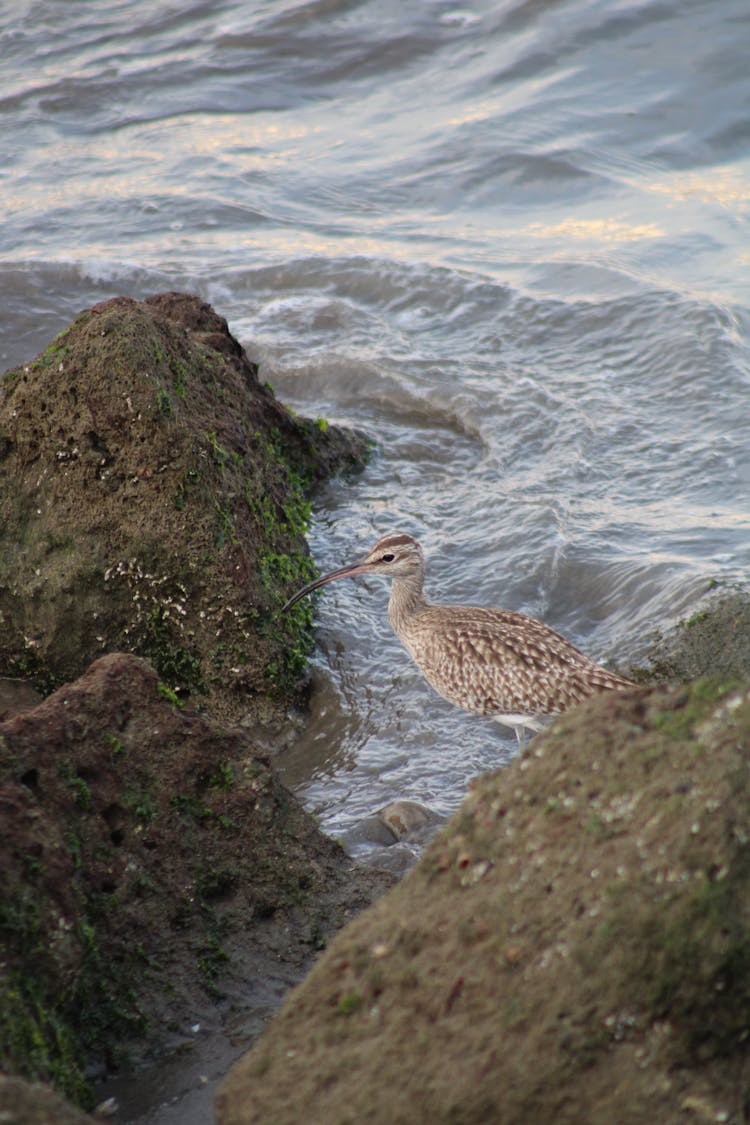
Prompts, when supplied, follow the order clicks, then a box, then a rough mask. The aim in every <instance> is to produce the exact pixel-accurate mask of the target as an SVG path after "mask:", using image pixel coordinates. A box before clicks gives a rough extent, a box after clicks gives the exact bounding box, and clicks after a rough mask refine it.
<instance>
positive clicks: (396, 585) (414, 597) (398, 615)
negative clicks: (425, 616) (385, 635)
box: [388, 574, 428, 636]
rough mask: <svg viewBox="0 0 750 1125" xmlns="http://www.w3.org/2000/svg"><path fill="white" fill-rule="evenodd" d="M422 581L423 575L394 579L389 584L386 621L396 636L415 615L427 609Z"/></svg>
mask: <svg viewBox="0 0 750 1125" xmlns="http://www.w3.org/2000/svg"><path fill="white" fill-rule="evenodd" d="M423 581H424V576H423V575H421V574H413V575H409V576H408V577H407V578H394V579H393V581H392V583H391V599H390V601H389V602H388V620H389V621H390V623H391V627H392V629H393V631H394V633H396V635H397V636H400V635H401V633H402V631H403V630H404V628H405V627H406V626H407V625H408V623H409V621H410V619H411V618H412V617H414V615H415V614H417V613H419V612H420V610H423V609H426V608H427V604H428V603H427V599H426V598H425V596H424V592H423V590H422V583H423Z"/></svg>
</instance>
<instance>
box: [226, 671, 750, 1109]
mask: <svg viewBox="0 0 750 1125" xmlns="http://www.w3.org/2000/svg"><path fill="white" fill-rule="evenodd" d="M748 826H750V691H749V690H748V688H747V687H746V686H744V687H743V686H739V685H738V684H737V683H736V682H734V683H732V682H729V681H713V682H712V681H699V682H697V683H695V684H694V685H692V686H691V687H688V688H660V689H646V688H636V689H634V690H633V691H632V692H628V693H623V694H622V695H621V694H619V693H618V694H614V693H613V694H611V695H608V696H602V697H599V698H597V699H594V700H591V701H589V702H588V703H587V704H585V705H583V706H581V707H578V708H576V709H574V710H573V711H572V712H570V713H568V714H566V715H564V716H562V717H561V718H560V719H559V720H558V721H557V722H556V724H555V725H554V726H553V727H552V728H551V729H550V730H549V731H548V732H546V733H544V734H543V735H541V736H539V737H538V738H536V739H535V740H534V742H533V743H532V744H531V745H530V747H529V748H528V749H527V750H526V752H524V753H523V754H522V755H521V757H520V758H519V759H517V760H516V761H515V762H513V763H512V764H511V765H510V766H509V767H507V768H506V769H503V770H501V771H499V772H498V773H496V774H493V775H488V776H486V777H483V778H481V779H480V780H478V781H477V782H476V783H475V784H474V785H473V787H472V790H471V793H470V795H469V797H468V798H467V800H466V801H465V802H464V805H463V807H462V808H461V810H460V811H459V812H458V813H457V814H456V816H455V817H454V818H453V819H452V820H451V821H450V822H449V824H448V826H447V828H446V829H445V830H444V831H443V832H442V833H441V834H440V835H439V836H438V837H437V839H436V840H435V841H434V842H433V843H432V845H431V846H430V847H429V849H428V850H427V852H426V853H425V855H424V857H423V858H422V860H421V862H420V863H419V865H418V866H417V867H416V868H415V869H414V871H413V872H412V873H411V874H410V875H408V876H407V877H406V878H405V879H404V880H403V882H402V883H400V884H399V885H398V886H397V887H396V888H395V889H394V890H393V891H391V892H390V893H389V894H387V895H385V896H384V897H383V898H381V899H380V900H379V902H377V903H376V904H375V905H374V906H373V907H372V908H371V909H369V910H368V911H366V912H365V913H364V914H363V915H361V916H360V917H359V918H358V919H356V920H355V921H354V922H353V923H352V924H351V925H349V926H348V927H347V928H346V930H344V931H343V932H342V933H341V934H339V935H338V937H337V938H336V939H335V940H334V942H333V943H332V944H331V945H330V946H329V948H328V949H327V950H326V952H325V953H324V954H323V955H322V957H321V959H320V960H319V961H318V963H317V965H316V967H315V968H314V969H313V971H312V972H311V974H310V975H309V976H308V978H307V979H306V980H305V981H304V982H303V984H302V985H301V986H300V987H298V988H297V989H296V990H295V991H294V992H293V993H292V994H291V995H290V996H289V997H288V999H287V1001H286V1003H285V1005H284V1007H283V1009H282V1011H281V1013H280V1015H279V1016H278V1017H277V1018H276V1020H275V1021H274V1022H273V1023H272V1025H271V1026H270V1028H269V1030H268V1031H267V1033H266V1034H265V1035H264V1036H263V1038H262V1039H261V1040H260V1042H259V1044H258V1045H257V1046H256V1047H255V1049H254V1050H252V1051H251V1052H250V1053H249V1054H248V1055H246V1056H245V1057H244V1058H243V1059H242V1060H241V1061H240V1062H239V1063H237V1064H236V1065H235V1067H234V1068H233V1069H232V1071H231V1072H230V1075H229V1077H228V1078H227V1079H226V1080H225V1083H224V1085H223V1087H222V1090H221V1092H220V1094H219V1098H218V1101H217V1120H218V1122H219V1123H220V1125H250V1123H252V1122H268V1121H273V1122H274V1125H292V1123H294V1125H298V1123H299V1122H301V1121H305V1122H306V1123H309V1125H324V1123H325V1125H344V1123H345V1122H351V1123H353V1122H361V1121H367V1122H375V1123H378V1122H388V1123H389V1125H393V1123H403V1125H407V1123H408V1125H420V1123H425V1125H427V1123H428V1122H429V1123H430V1125H437V1123H441V1122H445V1123H448V1122H462V1123H463V1125H469V1123H473V1122H477V1123H478V1122H493V1123H503V1122H508V1123H515V1122H520V1121H529V1122H531V1121H534V1122H552V1121H554V1122H570V1123H575V1125H580V1123H581V1122H586V1123H587V1125H596V1123H601V1125H605V1123H606V1125H610V1123H611V1122H613V1121H617V1122H623V1123H631V1122H633V1123H635V1122H648V1121H658V1122H659V1123H660V1125H664V1123H672V1122H674V1123H675V1125H677V1123H678V1122H680V1123H683V1122H686V1121H694V1122H709V1121H711V1122H722V1121H724V1122H732V1123H739V1122H743V1121H746V1120H747V1114H748V1105H749V1104H750V1073H749V1072H748V1066H747V1057H748V1056H747V1051H748V1046H747V1044H748V1033H749V1032H750V938H749V937H748V935H749V934H750V828H749V827H748Z"/></svg>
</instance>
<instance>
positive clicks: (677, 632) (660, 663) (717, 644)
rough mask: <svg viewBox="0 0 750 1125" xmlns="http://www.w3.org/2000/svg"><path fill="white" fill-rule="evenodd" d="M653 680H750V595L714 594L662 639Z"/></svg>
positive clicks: (654, 653)
mask: <svg viewBox="0 0 750 1125" xmlns="http://www.w3.org/2000/svg"><path fill="white" fill-rule="evenodd" d="M649 662H650V668H649V670H648V672H647V674H646V675H647V678H649V679H653V678H658V679H660V680H674V681H678V682H680V683H684V682H685V681H687V680H695V679H697V678H698V677H699V676H728V677H737V678H740V679H747V678H750V595H749V594H748V592H747V590H746V589H745V588H744V587H741V586H734V587H731V586H730V587H726V588H722V589H719V590H715V591H713V592H712V593H710V594H708V595H707V596H706V597H705V598H704V599H703V600H702V601H701V602H700V603H699V604H698V605H697V606H696V607H695V610H694V612H693V613H692V614H691V615H690V617H688V618H687V619H686V620H684V621H681V622H680V623H679V624H678V625H677V627H676V628H675V629H673V630H672V631H671V632H670V633H669V634H667V635H666V636H659V637H658V638H657V639H656V641H655V642H654V644H653V647H652V650H651V652H650V654H649Z"/></svg>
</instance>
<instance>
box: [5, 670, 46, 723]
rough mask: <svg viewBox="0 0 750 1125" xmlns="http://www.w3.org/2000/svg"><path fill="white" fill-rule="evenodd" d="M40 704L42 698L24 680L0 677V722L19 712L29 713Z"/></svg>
mask: <svg viewBox="0 0 750 1125" xmlns="http://www.w3.org/2000/svg"><path fill="white" fill-rule="evenodd" d="M41 702H42V697H41V695H40V694H39V692H38V691H36V690H35V689H34V688H33V687H32V686H31V684H30V683H28V682H27V681H26V680H14V679H12V678H11V677H10V676H0V722H2V720H3V719H9V718H11V716H12V715H17V714H18V712H19V711H30V710H31V708H32V707H36V705H37V703H41Z"/></svg>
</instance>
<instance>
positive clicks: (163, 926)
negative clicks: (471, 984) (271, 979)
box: [0, 654, 392, 1105]
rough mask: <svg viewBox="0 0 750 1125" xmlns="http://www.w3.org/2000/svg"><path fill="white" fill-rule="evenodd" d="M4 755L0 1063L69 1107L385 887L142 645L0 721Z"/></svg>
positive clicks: (309, 947)
mask: <svg viewBox="0 0 750 1125" xmlns="http://www.w3.org/2000/svg"><path fill="white" fill-rule="evenodd" d="M0 751H1V755H2V765H0V818H1V819H2V828H3V831H2V834H1V835H0V869H1V870H2V871H3V883H2V889H1V890H0V934H1V935H2V948H3V955H2V962H1V963H0V1065H2V1068H3V1069H5V1070H10V1071H13V1072H16V1073H20V1074H26V1075H27V1076H30V1077H34V1078H42V1079H44V1080H46V1081H52V1082H54V1084H55V1086H56V1087H57V1088H58V1089H60V1090H61V1091H63V1092H64V1093H65V1094H67V1095H68V1096H69V1097H71V1098H72V1099H73V1100H75V1101H76V1102H78V1103H79V1104H83V1105H87V1104H89V1103H90V1100H91V1095H90V1091H89V1089H88V1083H87V1081H86V1079H85V1077H84V1071H87V1072H88V1073H89V1074H90V1073H92V1064H96V1066H95V1068H96V1070H97V1071H98V1072H99V1073H100V1074H104V1073H106V1072H107V1071H108V1070H110V1069H112V1068H117V1067H118V1066H121V1065H122V1064H123V1063H124V1062H126V1061H127V1062H129V1063H130V1064H131V1065H132V1063H133V1062H134V1061H135V1060H136V1059H137V1058H138V1057H139V1056H142V1055H143V1054H144V1053H145V1052H147V1051H149V1050H151V1049H153V1048H154V1047H156V1046H158V1047H161V1048H163V1046H164V1043H165V1040H168V1039H169V1036H170V1034H171V1036H172V1038H173V1039H175V1041H179V1038H180V1036H181V1035H184V1025H185V1023H186V1020H187V1018H188V1013H194V1012H195V1011H196V1010H200V1008H201V1007H202V1006H203V1007H205V1006H206V1003H207V1001H208V1002H209V1004H213V1003H215V1002H218V1001H219V1000H220V998H221V996H222V994H223V993H224V991H225V990H226V989H231V988H232V987H234V986H236V985H237V982H238V981H241V980H248V979H252V976H253V972H254V971H256V970H258V969H259V968H260V971H262V972H265V971H266V969H267V962H268V958H269V957H272V958H273V960H274V961H275V962H276V963H277V964H278V965H279V966H281V965H283V964H286V965H290V966H295V967H296V968H297V969H298V970H299V971H300V972H301V971H302V966H303V965H304V964H305V963H307V962H309V960H310V958H311V955H312V954H314V953H315V952H316V951H317V950H318V949H319V948H320V947H321V946H322V945H323V944H325V941H326V940H327V938H328V937H329V936H330V934H331V933H332V932H333V931H334V930H335V929H337V928H339V927H340V925H341V924H342V923H343V921H345V920H346V919H348V918H349V917H351V916H352V915H353V914H354V913H355V912H356V911H357V910H358V909H360V908H361V907H362V906H364V905H365V904H367V903H369V902H370V901H371V900H372V898H373V897H375V896H376V895H377V893H379V891H380V890H382V889H383V888H384V886H385V885H389V884H390V883H391V882H392V880H391V879H389V878H388V877H387V876H385V875H384V873H382V872H378V871H374V870H370V871H359V870H357V869H356V868H355V865H354V863H353V862H352V861H351V860H350V859H348V857H347V856H346V855H345V854H344V853H343V851H342V849H341V848H340V847H339V846H338V845H337V844H335V843H334V842H333V841H332V840H330V839H329V838H328V837H326V836H323V835H322V833H320V832H319V830H318V829H317V828H316V827H315V826H314V824H313V822H312V819H311V818H310V816H309V815H308V814H307V813H306V812H305V811H304V810H303V808H302V807H301V805H300V804H299V802H298V801H297V800H296V799H295V798H294V797H293V795H292V794H291V793H289V792H288V791H287V790H286V789H284V787H283V786H282V785H281V783H280V782H279V780H278V778H277V776H276V774H275V773H274V772H273V770H272V769H271V768H270V765H269V762H268V760H267V759H265V758H263V757H260V756H258V755H257V754H256V753H255V752H254V748H253V745H252V742H251V739H250V737H249V736H248V734H247V733H246V732H245V731H243V730H242V729H241V728H239V727H234V728H230V727H227V726H226V725H224V724H222V723H220V722H218V721H217V720H214V719H211V718H209V717H207V716H205V715H201V714H198V713H197V712H194V711H189V710H188V709H187V708H185V707H184V706H182V705H181V704H180V701H179V700H178V699H177V698H176V697H175V696H174V694H173V693H172V692H171V691H170V690H169V689H168V688H166V687H165V685H164V684H163V683H162V682H161V681H160V680H159V679H158V677H157V676H156V673H155V672H154V671H153V669H152V668H150V666H149V665H148V664H147V663H146V662H145V661H144V660H141V659H139V658H138V657H134V656H131V655H123V654H112V655H109V656H106V657H103V658H101V659H99V660H97V661H95V662H94V663H93V664H92V665H91V667H90V668H89V669H88V671H87V672H86V673H85V674H84V675H83V676H82V677H81V678H80V679H79V680H77V681H75V682H73V683H70V684H66V685H64V686H63V687H62V688H60V689H59V690H58V691H57V692H55V693H53V694H52V695H51V696H50V697H49V698H48V699H46V700H45V701H44V702H43V703H41V704H39V705H38V706H37V707H35V708H33V709H31V710H27V711H22V712H20V713H18V714H17V715H15V717H13V718H11V719H9V720H6V721H5V722H3V723H0ZM170 1026H171V1027H172V1032H171V1033H170V1032H168V1031H167V1029H168V1028H169V1027H170ZM181 1027H182V1028H183V1031H181V1030H180V1029H181Z"/></svg>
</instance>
